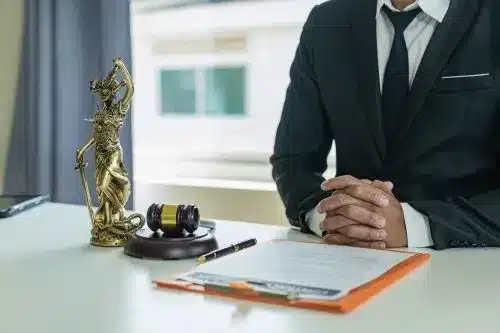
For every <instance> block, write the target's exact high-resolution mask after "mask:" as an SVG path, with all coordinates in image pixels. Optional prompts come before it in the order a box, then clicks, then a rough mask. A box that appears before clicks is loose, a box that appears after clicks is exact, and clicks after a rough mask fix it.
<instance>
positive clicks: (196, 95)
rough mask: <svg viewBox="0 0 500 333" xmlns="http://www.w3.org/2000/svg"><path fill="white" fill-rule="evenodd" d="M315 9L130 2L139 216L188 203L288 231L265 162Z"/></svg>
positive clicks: (278, 4) (288, 2)
mask: <svg viewBox="0 0 500 333" xmlns="http://www.w3.org/2000/svg"><path fill="white" fill-rule="evenodd" d="M320 2H322V1H318V0H254V1H244V0H217V1H210V0H206V1H196V0H191V1H185V0H184V1H183V0H170V1H165V0H163V1H162V0H158V1H153V0H136V1H133V2H132V9H131V15H132V53H133V57H132V58H133V63H134V66H133V67H134V73H133V74H134V81H135V85H136V92H135V99H134V105H135V109H134V110H135V112H134V114H133V133H134V134H133V138H134V139H133V141H134V172H135V186H136V188H135V191H134V193H135V194H134V200H135V205H136V207H137V208H138V209H140V210H144V209H147V207H148V205H150V204H151V203H152V202H161V201H164V202H178V203H187V202H192V203H195V204H197V205H198V206H199V207H200V209H201V212H202V215H204V216H206V217H213V218H222V219H233V220H245V221H253V222H256V223H264V224H282V225H283V224H284V225H287V224H288V223H287V221H286V219H285V215H284V208H283V206H282V203H281V200H280V198H279V196H278V194H277V191H276V188H275V185H274V183H273V181H272V178H271V166H270V164H269V157H270V156H271V153H272V150H273V143H274V135H275V130H276V126H277V125H278V121H279V118H280V115H281V108H282V105H283V102H284V98H285V93H286V88H287V85H288V82H289V68H290V64H291V62H292V60H293V57H294V54H295V49H296V47H297V43H298V40H299V37H300V32H301V30H302V26H303V24H304V22H305V20H306V18H307V16H308V14H309V12H310V10H311V8H312V7H313V6H314V5H315V4H317V3H320ZM332 155H333V154H332ZM330 164H331V170H330V171H329V172H333V170H334V156H332V159H331V163H330Z"/></svg>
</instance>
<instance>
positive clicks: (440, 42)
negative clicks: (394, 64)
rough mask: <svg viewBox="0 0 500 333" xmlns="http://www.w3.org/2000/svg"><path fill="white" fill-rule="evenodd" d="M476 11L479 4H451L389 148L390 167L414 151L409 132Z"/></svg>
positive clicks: (467, 0)
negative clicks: (408, 152) (401, 157)
mask: <svg viewBox="0 0 500 333" xmlns="http://www.w3.org/2000/svg"><path fill="white" fill-rule="evenodd" d="M476 11H477V1H475V0H454V1H451V3H450V8H449V9H448V13H447V15H446V17H445V18H444V20H443V22H442V23H441V24H439V25H438V26H437V28H436V31H435V32H434V35H433V36H432V38H431V40H430V42H429V44H428V46H427V49H426V52H425V54H424V56H423V58H422V61H421V63H420V66H419V68H418V71H417V74H416V76H415V79H414V81H413V85H412V87H411V91H410V96H409V98H408V104H407V105H408V107H407V109H406V110H405V111H404V113H403V115H402V117H401V120H400V127H399V128H398V131H397V133H396V135H395V137H394V138H393V139H392V140H391V141H392V142H391V145H390V146H391V147H394V149H391V150H390V151H389V152H388V153H389V155H390V156H388V158H389V160H390V161H391V163H392V162H396V160H397V159H398V158H399V157H396V155H399V156H402V155H405V154H404V152H403V151H410V150H411V149H410V147H411V141H410V140H411V137H410V136H408V132H409V130H410V128H411V126H412V123H413V121H414V119H415V117H416V116H417V115H418V113H419V112H420V111H421V110H422V106H423V104H424V102H425V99H426V97H427V95H428V94H429V92H430V91H431V89H432V87H433V86H434V84H435V82H436V80H437V79H439V74H440V73H441V71H442V69H443V67H444V66H445V65H446V62H447V60H448V59H449V58H450V56H451V55H452V53H453V51H454V50H455V48H456V46H457V44H458V43H459V42H460V40H461V39H462V38H463V37H464V35H465V32H466V31H467V29H468V28H469V26H470V23H471V21H472V19H473V17H474V16H475V13H476ZM412 130H414V129H412ZM422 131H425V129H422ZM393 159H394V160H393Z"/></svg>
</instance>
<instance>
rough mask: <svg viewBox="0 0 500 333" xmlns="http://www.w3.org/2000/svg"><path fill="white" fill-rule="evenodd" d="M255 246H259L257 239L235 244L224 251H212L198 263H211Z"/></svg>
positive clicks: (200, 258) (199, 259)
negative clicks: (210, 261) (213, 260)
mask: <svg viewBox="0 0 500 333" xmlns="http://www.w3.org/2000/svg"><path fill="white" fill-rule="evenodd" d="M255 244H257V240H256V239H255V238H252V239H249V240H246V241H243V242H241V243H238V244H233V245H230V246H228V247H225V248H223V249H220V250H215V251H212V252H210V253H207V254H205V255H202V256H201V257H199V258H198V261H199V262H200V263H202V262H206V261H209V260H212V259H215V258H220V257H223V256H225V255H227V254H231V253H235V252H238V251H240V250H243V249H246V248H248V247H250V246H254V245H255Z"/></svg>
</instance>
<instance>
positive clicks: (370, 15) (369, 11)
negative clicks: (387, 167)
mask: <svg viewBox="0 0 500 333" xmlns="http://www.w3.org/2000/svg"><path fill="white" fill-rule="evenodd" d="M351 1H355V0H351ZM357 1H358V2H359V3H357V4H355V5H354V6H352V8H353V12H352V17H351V22H352V32H353V38H352V47H353V58H354V62H355V68H356V75H357V79H358V80H357V81H358V87H359V94H360V96H359V98H360V103H361V104H362V107H363V111H364V114H365V116H366V118H367V124H368V127H369V130H370V134H371V136H372V138H373V143H374V145H375V149H376V150H377V153H378V155H379V157H380V162H381V161H382V160H383V157H384V154H385V137H384V133H383V127H382V119H381V113H380V112H381V111H380V81H379V71H378V51H377V35H376V22H375V13H376V12H375V11H376V1H374V0H369V1H368V0H357Z"/></svg>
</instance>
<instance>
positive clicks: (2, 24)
mask: <svg viewBox="0 0 500 333" xmlns="http://www.w3.org/2000/svg"><path fill="white" fill-rule="evenodd" d="M23 9H24V3H23V1H0V45H1V47H0V68H1V70H0V73H1V74H0V170H4V168H5V163H6V159H7V150H8V147H9V142H10V135H11V129H12V119H13V113H14V104H15V98H16V88H17V82H18V75H19V64H20V61H21V56H20V54H21V44H22V34H23V21H24V20H23V16H24V12H23ZM3 185H4V173H3V172H0V193H1V192H2V191H3Z"/></svg>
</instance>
